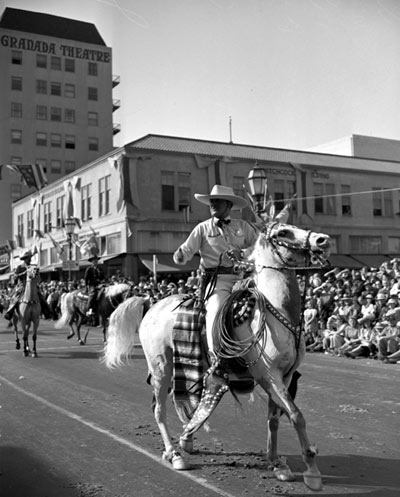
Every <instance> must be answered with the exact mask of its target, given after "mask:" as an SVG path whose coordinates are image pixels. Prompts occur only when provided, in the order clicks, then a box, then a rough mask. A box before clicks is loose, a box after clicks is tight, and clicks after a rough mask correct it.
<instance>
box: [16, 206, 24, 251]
mask: <svg viewBox="0 0 400 497" xmlns="http://www.w3.org/2000/svg"><path fill="white" fill-rule="evenodd" d="M17 234H18V235H19V236H24V215H23V214H20V215H19V216H17ZM20 247H22V244H20Z"/></svg>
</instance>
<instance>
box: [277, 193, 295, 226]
mask: <svg viewBox="0 0 400 497" xmlns="http://www.w3.org/2000/svg"><path fill="white" fill-rule="evenodd" d="M296 196H297V194H296V193H295V194H294V195H293V197H292V198H291V199H290V200H289V202H287V203H286V205H285V207H284V208H283V209H282V210H281V212H280V213H279V214H277V216H276V217H275V221H278V223H281V224H286V223H287V222H288V219H289V215H290V210H291V208H292V204H293V201H294V199H295V198H296Z"/></svg>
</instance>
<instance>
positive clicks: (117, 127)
mask: <svg viewBox="0 0 400 497" xmlns="http://www.w3.org/2000/svg"><path fill="white" fill-rule="evenodd" d="M120 131H121V125H120V124H113V135H116V134H117V133H119V132H120Z"/></svg>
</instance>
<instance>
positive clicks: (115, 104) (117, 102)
mask: <svg viewBox="0 0 400 497" xmlns="http://www.w3.org/2000/svg"><path fill="white" fill-rule="evenodd" d="M120 107H121V100H117V99H114V100H113V112H115V111H116V110H118V109H119V108H120Z"/></svg>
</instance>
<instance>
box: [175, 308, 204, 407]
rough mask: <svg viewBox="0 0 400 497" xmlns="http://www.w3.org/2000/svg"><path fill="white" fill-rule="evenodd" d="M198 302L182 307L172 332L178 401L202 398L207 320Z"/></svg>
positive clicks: (176, 397) (176, 396)
mask: <svg viewBox="0 0 400 497" xmlns="http://www.w3.org/2000/svg"><path fill="white" fill-rule="evenodd" d="M194 303H195V301H194V300H193V299H189V300H186V301H184V302H183V303H182V304H181V305H180V307H179V313H178V315H177V318H176V321H175V326H174V329H173V332H172V336H173V342H174V357H173V389H174V396H175V399H176V400H179V399H182V400H184V399H187V398H188V397H192V398H193V401H194V402H196V401H199V400H200V397H201V391H202V387H203V384H202V377H203V374H204V373H205V368H206V361H205V351H204V347H203V343H202V338H201V332H202V329H203V326H204V322H205V317H204V313H203V312H200V309H199V308H198V307H195V306H194Z"/></svg>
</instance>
